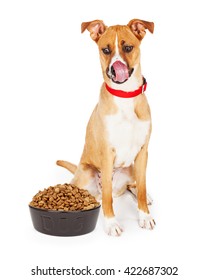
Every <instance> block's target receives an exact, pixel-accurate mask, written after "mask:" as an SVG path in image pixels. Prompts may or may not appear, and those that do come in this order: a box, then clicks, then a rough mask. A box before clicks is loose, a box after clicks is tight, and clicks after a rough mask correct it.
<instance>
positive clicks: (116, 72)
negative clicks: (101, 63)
mask: <svg viewBox="0 0 208 280" xmlns="http://www.w3.org/2000/svg"><path fill="white" fill-rule="evenodd" d="M133 71H134V69H133V68H132V69H131V70H129V69H128V67H127V66H126V64H124V63H123V62H121V61H119V60H117V61H115V62H114V63H113V64H112V66H111V67H110V69H109V67H108V68H107V70H106V72H107V75H108V77H109V78H110V79H111V80H112V81H113V82H114V83H117V84H122V83H124V82H126V81H127V80H128V79H129V77H130V76H131V74H132V72H133Z"/></svg>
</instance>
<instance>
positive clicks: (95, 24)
mask: <svg viewBox="0 0 208 280" xmlns="http://www.w3.org/2000/svg"><path fill="white" fill-rule="evenodd" d="M106 28H107V26H106V25H105V24H104V22H103V21H102V20H98V19H97V20H93V21H89V22H83V23H82V25H81V32H82V33H83V32H84V31H85V30H86V29H87V30H88V31H89V32H90V36H91V38H92V39H93V40H94V41H95V42H98V40H99V39H100V36H101V35H102V34H103V33H104V32H105V30H106Z"/></svg>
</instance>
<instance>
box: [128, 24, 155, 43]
mask: <svg viewBox="0 0 208 280" xmlns="http://www.w3.org/2000/svg"><path fill="white" fill-rule="evenodd" d="M127 25H128V26H129V27H130V29H131V31H132V32H133V33H134V35H135V36H136V37H137V38H138V39H139V40H140V41H141V40H142V39H143V38H144V36H145V34H146V31H145V29H148V30H149V31H150V32H151V33H153V32H154V22H149V21H145V20H141V19H132V20H130V22H129V23H128V24H127Z"/></svg>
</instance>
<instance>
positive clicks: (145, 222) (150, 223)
mask: <svg viewBox="0 0 208 280" xmlns="http://www.w3.org/2000/svg"><path fill="white" fill-rule="evenodd" d="M138 212H139V226H140V227H141V228H145V229H153V228H154V227H155V221H154V219H153V218H152V216H151V215H150V214H147V213H145V212H144V211H142V210H138Z"/></svg>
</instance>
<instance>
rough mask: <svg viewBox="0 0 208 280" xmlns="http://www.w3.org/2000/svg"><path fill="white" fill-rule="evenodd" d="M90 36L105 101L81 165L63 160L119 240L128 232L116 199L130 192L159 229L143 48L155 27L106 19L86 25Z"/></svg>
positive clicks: (142, 215)
mask: <svg viewBox="0 0 208 280" xmlns="http://www.w3.org/2000/svg"><path fill="white" fill-rule="evenodd" d="M85 30H88V31H89V32H90V36H91V38H92V40H93V41H95V42H96V44H97V46H98V49H99V55H100V62H101V67H102V73H103V78H104V83H103V84H102V87H101V91H100V96H99V101H98V104H97V105H96V107H95V109H94V111H93V113H92V115H91V117H90V120H89V122H88V125H87V129H86V138H85V145H84V149H83V153H82V156H81V159H80V163H79V165H78V166H76V165H74V164H72V163H70V162H67V161H62V160H58V161H57V164H58V165H59V166H62V167H65V168H67V169H68V170H69V171H70V172H72V173H73V174H74V177H73V179H72V181H71V183H72V184H75V185H76V186H78V187H79V188H84V189H87V190H88V191H89V192H90V193H91V194H92V195H94V196H95V197H96V198H98V197H99V196H100V195H101V194H102V209H103V215H104V223H105V230H106V232H107V234H109V235H112V236H119V235H120V234H121V233H122V228H121V226H120V225H119V223H118V221H117V219H116V218H115V214H114V210H113V197H114V196H118V195H121V194H122V193H124V192H125V191H126V190H127V189H128V190H131V191H132V192H133V193H135V194H136V196H137V201H138V221H139V225H140V227H142V228H146V229H153V228H154V226H155V221H154V219H153V218H152V217H151V215H150V212H149V209H148V199H147V193H146V166H147V157H148V143H149V139H150V134H151V128H152V124H151V113H150V107H149V105H148V102H147V98H146V96H145V93H144V92H145V90H146V85H147V83H146V80H145V78H144V77H143V76H142V73H141V65H140V44H141V41H142V40H143V38H144V36H145V34H146V30H149V31H150V32H151V33H153V31H154V23H153V22H148V21H144V20H140V19H132V20H131V21H130V22H129V23H128V24H127V25H115V26H110V27H107V26H106V25H105V24H104V22H103V21H102V20H94V21H90V22H83V23H82V25H81V32H82V33H83V32H84V31H85Z"/></svg>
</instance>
